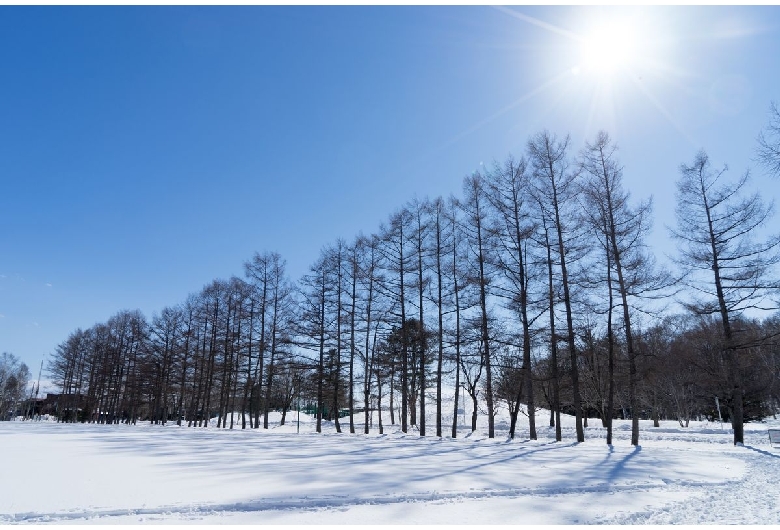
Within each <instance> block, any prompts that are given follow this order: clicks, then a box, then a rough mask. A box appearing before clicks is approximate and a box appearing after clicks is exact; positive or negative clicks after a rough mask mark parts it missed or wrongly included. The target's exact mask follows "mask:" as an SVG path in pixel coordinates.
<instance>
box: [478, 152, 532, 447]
mask: <svg viewBox="0 0 780 530" xmlns="http://www.w3.org/2000/svg"><path fill="white" fill-rule="evenodd" d="M526 167H527V163H526V161H525V159H524V158H521V159H520V160H515V159H514V158H511V157H510V158H509V159H507V161H506V162H505V164H504V165H503V166H498V165H496V167H495V168H494V169H493V171H492V172H490V173H488V175H487V182H488V186H489V189H490V193H489V194H488V199H489V201H490V204H491V205H492V206H493V208H494V209H495V211H496V213H497V214H498V215H497V216H496V227H495V231H496V233H497V236H498V237H497V240H498V242H499V246H500V251H499V252H497V253H496V254H497V259H498V261H499V268H500V270H501V273H502V274H503V275H504V277H505V279H506V282H505V284H504V286H503V287H496V288H495V289H494V291H496V292H498V293H499V295H500V296H503V297H504V298H505V299H506V300H507V301H508V306H509V308H510V309H511V310H512V311H513V312H514V313H516V314H517V315H518V320H519V321H520V331H521V332H522V341H523V343H522V352H523V364H522V372H523V380H522V384H521V385H518V390H519V391H520V392H519V394H518V396H517V398H516V399H514V400H513V402H514V403H515V408H514V410H512V411H511V412H512V424H511V427H510V436H511V437H512V438H514V435H515V429H514V428H515V425H516V423H517V414H518V411H519V405H520V397H521V395H520V394H521V393H522V392H521V390H522V389H524V390H525V395H526V405H527V407H528V424H529V429H530V438H531V440H536V410H535V405H534V390H533V372H532V371H531V332H530V324H531V320H530V319H529V315H528V306H529V303H530V301H529V292H528V286H529V280H530V275H529V263H528V261H529V260H528V241H529V240H530V239H531V235H532V234H533V232H534V229H535V226H534V223H533V222H532V221H531V216H530V215H529V213H528V211H527V208H528V205H527V204H526V199H527V193H528V186H529V183H528V175H527V172H526Z"/></svg>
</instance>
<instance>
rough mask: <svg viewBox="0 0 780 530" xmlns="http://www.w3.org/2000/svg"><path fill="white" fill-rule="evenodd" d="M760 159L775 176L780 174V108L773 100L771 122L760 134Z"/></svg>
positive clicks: (770, 110)
mask: <svg viewBox="0 0 780 530" xmlns="http://www.w3.org/2000/svg"><path fill="white" fill-rule="evenodd" d="M757 155H758V161H759V162H760V163H761V164H762V165H763V166H764V167H765V168H766V169H767V170H768V171H769V172H770V173H771V174H772V175H774V176H776V177H777V176H780V109H778V108H777V104H776V103H774V102H772V104H771V105H770V107H769V123H768V124H767V126H766V127H765V128H764V130H763V131H761V133H760V134H759V135H758V149H757Z"/></svg>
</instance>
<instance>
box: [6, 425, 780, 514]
mask: <svg viewBox="0 0 780 530" xmlns="http://www.w3.org/2000/svg"><path fill="white" fill-rule="evenodd" d="M542 418H544V415H540V419H542ZM274 419H276V423H275V425H276V426H275V427H274V428H272V429H269V430H268V431H263V430H262V429H260V430H249V429H247V430H241V429H240V428H238V429H234V430H223V429H216V428H211V427H210V428H208V429H205V428H200V429H195V428H186V427H176V426H175V425H168V426H165V427H162V426H152V425H148V424H144V425H137V426H126V425H113V426H105V425H81V424H75V425H74V424H57V423H53V422H2V423H0V443H1V446H2V448H3V452H4V454H5V456H6V462H5V465H4V473H3V474H4V479H3V480H2V483H1V484H0V523H18V522H24V523H59V524H64V523H76V524H84V523H98V524H113V523H132V524H137V523H207V524H210V523H229V524H242V523H272V524H287V523H304V524H306V523H309V524H349V523H359V524H379V523H397V524H404V523H406V524H408V523H428V524H431V523H446V524H454V523H460V524H476V523H480V524H485V523H489V524H491V523H495V524H498V523H503V524H536V523H554V524H577V523H607V524H626V523H658V524H677V523H689V524H696V523H742V524H780V481H779V480H778V470H780V450H778V449H773V448H771V447H770V445H769V441H768V437H767V428H768V427H777V426H780V421H778V420H769V421H767V422H766V423H756V424H747V425H746V429H745V435H746V445H745V446H744V447H734V446H733V445H732V444H731V439H732V438H731V435H730V434H729V431H728V429H727V428H724V429H721V426H720V425H719V424H715V425H713V424H707V423H703V422H692V423H691V426H690V427H688V428H685V429H684V428H680V427H679V425H678V424H677V423H676V422H662V423H661V427H659V428H653V427H652V425H651V423H650V422H642V428H641V436H640V443H641V446H640V447H638V448H633V447H631V445H630V444H629V439H630V425H629V423H628V422H622V421H616V432H615V444H614V446H613V447H612V448H610V447H608V446H606V444H605V443H604V430H603V429H602V428H601V427H600V424H599V426H594V420H591V426H590V427H588V429H587V431H586V442H585V443H583V444H579V445H578V444H576V443H573V442H572V439H574V432H573V430H574V429H573V421H572V420H571V419H570V418H565V420H564V421H568V422H569V425H566V424H564V441H563V442H560V443H556V442H555V441H554V432H553V431H552V430H551V429H549V428H548V427H547V426H546V425H545V426H544V427H542V428H541V429H540V433H539V434H540V436H539V440H538V441H533V442H532V441H528V440H527V435H528V433H527V424H526V425H525V427H526V430H525V431H523V430H522V429H521V430H520V432H519V438H518V439H516V440H508V439H507V437H506V430H505V428H506V425H505V423H504V422H499V424H498V425H499V427H500V428H501V427H503V428H504V430H503V431H501V430H500V429H499V434H498V436H497V438H495V439H493V440H490V439H487V438H486V437H485V436H483V435H482V434H481V432H482V431H481V430H480V431H477V432H475V433H473V434H469V433H468V431H467V430H463V431H461V432H460V433H459V436H461V437H459V438H458V439H456V440H453V439H450V438H443V439H437V438H435V437H433V436H428V437H425V438H421V437H419V436H418V435H416V434H414V433H410V434H406V435H404V434H402V433H400V432H398V431H397V429H396V426H393V427H390V428H387V429H386V432H389V433H388V434H385V435H381V436H380V435H378V434H376V433H375V432H374V431H372V434H370V435H367V436H366V435H363V434H355V435H350V434H336V433H335V431H334V429H333V426H332V424H329V423H326V424H325V425H324V429H323V430H324V433H323V434H316V433H313V432H312V431H313V424H312V423H310V422H309V421H307V420H309V418H306V417H304V418H303V421H302V424H301V434H296V428H297V425H296V423H295V421H293V422H292V423H289V424H288V425H286V426H284V427H279V426H278V416H277V417H276V418H274ZM292 419H293V420H294V419H295V413H293V414H292ZM361 420H362V418H361ZM288 421H289V416H288ZM342 428H343V429H344V430H345V431H348V428H349V427H348V422H342ZM360 428H362V423H360V424H357V425H356V429H358V431H359V429H360ZM430 428H431V427H429V429H430ZM445 432H447V431H445Z"/></svg>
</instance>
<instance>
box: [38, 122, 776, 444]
mask: <svg viewBox="0 0 780 530" xmlns="http://www.w3.org/2000/svg"><path fill="white" fill-rule="evenodd" d="M767 138H771V136H762V141H763V142H764V143H767V144H768V142H770V141H769V140H767ZM572 151H573V150H572V147H571V145H570V140H569V138H568V137H565V138H558V137H556V136H554V135H553V134H550V133H549V132H546V131H544V132H540V133H538V134H536V135H534V136H533V137H532V138H530V139H529V141H528V143H527V148H526V151H525V153H524V155H523V156H522V157H520V158H514V157H511V156H510V157H508V158H507V159H506V160H505V161H503V162H502V163H496V164H494V165H493V167H491V168H489V169H486V170H484V171H479V172H475V173H474V174H473V175H470V176H468V177H466V178H465V179H464V181H463V194H462V197H460V198H455V197H449V198H442V197H438V198H435V199H432V200H431V199H422V200H420V199H414V200H412V201H410V202H409V203H407V204H405V205H404V206H403V207H401V208H399V209H398V210H396V211H394V212H393V213H392V214H391V215H390V216H389V217H388V218H387V220H386V222H385V223H383V224H382V225H381V226H380V227H379V230H378V231H377V233H375V234H371V235H364V234H360V235H358V236H356V237H354V238H353V239H352V240H350V241H346V240H343V239H338V240H336V241H335V242H334V243H332V244H330V245H327V246H325V247H324V248H323V249H322V250H321V251H320V254H319V257H318V258H317V260H316V261H315V262H314V263H313V264H312V265H311V266H310V268H309V270H308V273H307V274H305V275H304V276H303V277H302V278H300V279H298V280H297V281H293V280H291V279H290V278H289V277H288V276H287V273H286V270H285V261H284V260H283V259H282V257H281V256H279V255H278V254H276V253H272V252H266V253H262V254H255V255H254V256H253V257H252V258H251V259H250V260H249V261H247V262H246V263H245V264H244V274H243V276H242V277H232V278H230V279H227V280H215V281H213V282H212V283H210V284H208V285H206V286H205V287H204V288H203V289H202V290H201V291H200V292H198V293H196V294H193V295H191V296H190V297H189V298H188V299H187V300H185V301H184V302H182V303H181V304H178V305H176V306H173V307H168V308H165V309H163V310H162V311H160V313H159V314H155V315H154V316H153V317H152V318H151V320H147V319H146V318H145V317H144V316H143V315H142V314H141V313H140V312H138V311H121V312H119V313H118V314H116V315H114V316H113V317H111V318H110V319H109V320H108V321H107V322H105V323H101V324H97V325H95V326H93V327H91V328H89V329H86V330H82V329H78V330H76V331H74V332H73V333H72V334H71V335H70V336H69V337H68V338H67V339H66V340H65V341H64V342H63V343H61V344H60V345H59V346H58V347H57V350H56V352H55V353H54V354H53V355H52V358H51V360H50V364H49V372H50V374H51V377H52V378H53V380H54V381H55V382H56V385H57V386H58V387H59V388H60V390H61V396H60V400H59V403H58V408H59V410H58V411H57V414H58V418H59V420H60V421H67V422H75V421H79V422H96V423H118V422H124V423H136V422H138V421H150V422H152V423H155V424H165V423H168V422H175V423H176V424H178V425H187V426H191V427H200V426H206V425H207V424H208V420H209V419H212V418H216V421H217V425H218V426H220V427H223V428H228V427H229V428H234V427H236V425H234V422H240V423H241V428H247V427H249V428H260V427H261V426H262V427H263V428H266V429H267V428H268V426H269V412H270V411H281V413H282V420H281V421H282V423H284V421H285V418H286V415H287V413H288V411H290V410H291V409H293V408H294V407H297V406H298V405H299V404H300V405H301V406H302V407H303V408H304V409H305V410H308V411H309V412H311V413H312V414H314V415H315V416H316V422H317V423H316V429H317V432H321V430H322V422H323V420H329V421H332V422H333V425H334V427H335V429H336V431H338V432H342V430H343V429H347V428H348V429H349V432H350V433H355V432H356V431H362V432H363V433H369V432H370V429H371V428H374V429H377V430H378V432H380V433H381V432H383V428H384V426H383V424H382V419H381V418H382V415H381V413H382V412H383V411H384V412H389V418H390V422H391V423H392V424H400V427H401V430H402V431H403V432H409V431H410V430H415V431H416V432H418V433H419V434H420V435H421V436H426V435H432V434H433V435H435V436H444V435H445V433H448V434H449V435H450V436H452V437H455V436H456V434H457V427H458V423H457V422H458V413H457V412H458V410H459V409H461V408H462V407H463V403H461V402H460V400H461V398H462V394H465V395H467V396H468V398H467V399H469V400H471V402H472V410H473V415H472V417H471V418H470V423H471V428H472V430H473V429H476V422H477V417H478V414H483V415H485V416H486V418H487V422H488V435H489V436H490V437H494V436H495V423H494V419H495V417H496V414H497V411H498V410H499V407H506V408H507V410H508V411H509V414H510V418H511V425H510V430H509V435H510V436H512V437H514V436H515V435H516V425H517V420H518V417H519V416H520V415H521V414H525V415H527V418H528V423H529V427H530V429H529V432H528V436H529V437H530V438H531V439H536V436H537V424H538V422H539V421H540V420H539V418H537V415H536V412H537V409H538V408H540V407H544V408H546V409H548V410H549V411H550V417H549V425H550V426H551V427H555V429H556V439H558V440H560V439H561V436H562V435H561V428H560V415H561V413H566V414H571V415H573V416H574V417H575V420H576V439H577V441H583V440H584V436H585V431H584V427H585V426H587V422H588V420H589V419H593V418H595V419H598V420H600V421H601V423H602V425H603V426H604V427H605V428H606V429H607V443H610V444H611V443H612V420H613V419H614V418H625V419H628V418H630V419H632V420H633V421H632V437H631V440H632V444H634V445H636V444H638V443H639V428H638V420H639V419H640V418H647V419H649V418H652V419H654V420H655V421H656V424H657V422H658V421H659V420H660V419H674V420H677V421H679V422H680V424H681V425H687V423H688V421H689V420H691V419H692V418H701V417H707V418H710V419H718V418H719V417H720V418H722V419H723V421H731V422H732V425H733V427H734V441H735V443H739V442H742V437H743V435H742V423H743V422H744V421H747V420H750V419H755V418H760V417H764V416H766V415H767V414H772V413H775V412H776V411H777V410H778V409H779V408H780V345H779V344H778V341H779V340H780V315H778V314H777V313H775V316H771V317H768V318H766V319H764V320H755V319H751V318H748V317H747V316H746V313H745V311H746V310H748V309H751V308H758V309H769V310H771V309H776V308H777V298H778V282H777V279H776V278H777V276H776V264H777V262H778V260H780V252H778V250H779V249H780V239H778V237H777V236H767V235H766V233H765V229H766V223H767V221H768V220H769V216H770V213H771V208H770V207H769V206H766V205H765V204H763V202H762V201H761V199H760V197H759V195H758V194H750V193H749V179H748V174H745V175H744V176H743V177H741V178H739V179H737V180H736V181H731V180H729V177H728V175H727V174H726V171H725V169H723V170H719V169H716V168H714V167H712V165H711V163H710V161H709V158H708V157H707V155H706V154H705V153H704V152H700V153H698V154H697V155H696V156H695V158H694V160H693V162H692V163H691V164H690V165H687V164H683V165H682V166H681V168H680V178H679V181H678V193H677V200H678V208H677V217H678V223H677V226H676V228H674V229H672V235H673V237H674V238H676V240H677V241H678V243H679V248H678V253H677V255H676V258H675V259H676V262H677V264H678V267H677V269H678V270H677V271H675V272H671V271H667V270H664V269H662V268H661V267H659V266H658V265H657V264H656V263H655V261H654V259H653V255H652V253H651V252H650V250H649V249H648V247H647V245H646V236H647V234H648V232H649V230H650V229H651V222H652V219H651V206H652V205H651V202H650V201H649V200H648V201H634V200H632V198H631V196H630V194H629V193H628V190H626V189H625V187H624V185H623V167H622V166H621V164H620V161H619V159H618V157H617V148H616V146H615V144H614V143H613V142H612V140H611V139H610V138H609V136H608V135H607V134H605V133H600V134H598V135H597V136H596V138H594V140H593V142H592V143H591V142H588V143H586V145H585V146H584V147H583V148H582V149H581V150H580V151H579V152H578V153H573V152H572ZM767 156H771V153H770V155H767ZM672 299H677V300H678V301H679V302H680V303H681V304H682V305H683V306H684V307H685V309H686V310H687V312H685V313H680V314H673V313H671V312H670V310H669V305H668V304H669V301H671V300H672ZM453 388H454V389H455V393H454V396H453V393H452V389H453ZM447 389H450V390H449V391H448V390H447ZM459 389H462V390H463V392H460V391H458V390H459ZM448 392H449V393H448ZM453 397H454V402H453V400H452V398H453ZM483 402H484V403H485V409H484V410H483V409H482V408H481V406H480V404H481V403H483ZM445 404H446V406H447V407H448V408H449V410H447V409H445ZM371 411H379V412H380V415H379V422H378V425H373V424H372V421H371V419H370V414H371ZM234 413H235V414H234ZM342 417H343V418H344V420H343V421H342V419H341V418H342ZM461 417H462V416H461ZM430 418H433V419H434V421H435V424H434V425H428V424H427V421H428V420H429V419H430ZM347 421H348V422H349V425H348V426H347V425H342V423H343V422H347ZM541 421H544V422H547V421H548V419H547V418H542V419H541Z"/></svg>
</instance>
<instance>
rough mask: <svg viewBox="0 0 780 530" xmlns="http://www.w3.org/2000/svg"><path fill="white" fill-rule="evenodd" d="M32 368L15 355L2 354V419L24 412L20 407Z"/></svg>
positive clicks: (0, 400) (0, 355)
mask: <svg viewBox="0 0 780 530" xmlns="http://www.w3.org/2000/svg"><path fill="white" fill-rule="evenodd" d="M29 380H30V369H29V368H28V367H27V365H26V364H24V363H23V362H21V361H20V360H19V359H18V358H17V357H16V356H15V355H13V354H11V353H8V352H3V353H2V354H0V421H2V420H9V419H12V418H13V417H14V416H16V415H19V413H20V412H22V411H21V410H20V409H19V407H20V404H21V403H22V401H23V399H24V398H25V397H27V396H26V392H27V384H28V383H29Z"/></svg>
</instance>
